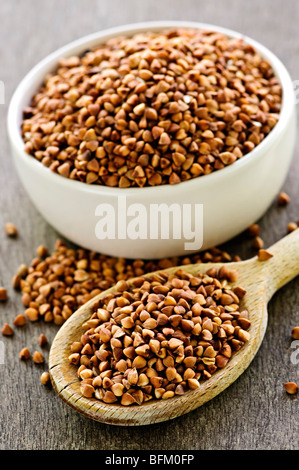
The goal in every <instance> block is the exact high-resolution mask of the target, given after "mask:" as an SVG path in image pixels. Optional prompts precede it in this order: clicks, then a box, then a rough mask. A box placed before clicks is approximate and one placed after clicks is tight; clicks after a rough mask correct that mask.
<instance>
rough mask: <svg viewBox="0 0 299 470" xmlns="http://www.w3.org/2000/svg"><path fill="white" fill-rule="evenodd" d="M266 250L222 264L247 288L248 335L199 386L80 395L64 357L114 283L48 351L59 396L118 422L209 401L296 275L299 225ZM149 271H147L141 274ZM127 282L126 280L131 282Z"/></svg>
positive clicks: (248, 352) (153, 418) (244, 358)
mask: <svg viewBox="0 0 299 470" xmlns="http://www.w3.org/2000/svg"><path fill="white" fill-rule="evenodd" d="M267 251H269V252H270V253H271V254H273V257H272V258H270V259H269V260H267V261H259V260H258V259H257V257H254V258H251V259H249V260H247V261H241V262H236V263H226V266H227V267H229V268H232V269H236V270H238V272H239V278H238V280H237V282H236V283H235V284H236V285H239V286H242V287H244V288H245V289H246V291H247V293H246V295H245V297H244V301H242V304H241V305H242V308H246V309H247V310H248V312H249V315H250V320H251V322H252V323H251V326H250V329H249V331H250V334H251V337H250V340H249V341H248V342H247V343H245V345H244V346H243V347H242V348H241V349H240V350H239V351H238V352H235V353H233V355H232V358H231V359H230V360H229V362H228V364H227V365H226V366H225V367H224V368H223V369H219V370H218V371H216V372H215V373H214V374H213V375H212V377H211V378H210V379H208V380H206V381H204V382H202V384H201V385H200V387H199V388H198V389H196V390H192V391H187V392H186V393H185V394H184V395H182V396H175V397H173V398H170V399H168V400H152V401H149V402H146V403H144V404H142V405H131V406H129V407H126V406H122V405H118V404H105V403H103V402H101V401H99V400H97V399H96V398H85V397H83V396H82V395H81V393H80V381H79V379H78V376H77V367H76V366H74V365H71V364H70V363H69V360H68V357H69V355H70V347H71V344H72V343H73V342H74V341H78V340H80V337H81V334H82V331H83V330H82V324H83V323H84V322H85V321H87V320H88V319H89V318H90V316H91V314H92V305H93V304H94V302H95V301H96V300H98V299H100V298H101V297H103V296H105V295H106V294H107V293H113V292H114V291H115V287H112V288H111V289H109V290H107V291H105V292H103V293H101V294H100V295H98V296H96V297H94V298H93V299H92V300H90V301H89V302H87V303H86V304H85V305H83V306H82V307H81V308H79V309H78V310H77V312H75V313H74V314H73V315H72V316H71V317H70V318H69V319H68V320H67V321H66V322H65V323H64V324H63V325H62V327H61V328H60V330H59V331H58V333H57V335H56V337H55V339H54V341H53V343H52V347H51V350H50V356H49V372H50V376H51V380H52V384H53V386H54V389H55V390H56V392H57V393H58V395H59V396H60V397H61V398H62V399H63V400H64V401H65V402H66V403H67V404H68V405H70V406H71V407H72V408H74V409H75V410H77V411H79V412H80V413H82V414H83V415H85V416H88V417H89V418H92V419H94V420H97V421H101V422H104V423H109V424H115V425H122V426H137V425H145V424H152V423H157V422H161V421H166V420H169V419H172V418H176V417H177V416H180V415H182V414H184V413H187V412H189V411H191V410H194V409H195V408H197V407H199V406H200V405H202V404H204V403H206V402H207V401H208V400H211V399H212V398H213V397H215V396H216V395H217V394H218V393H220V392H222V391H223V390H224V389H225V388H227V387H228V386H229V385H230V384H232V383H233V382H234V381H235V380H236V379H237V378H238V377H239V376H240V375H241V374H242V372H243V371H244V370H245V369H246V368H247V367H248V366H249V364H250V362H251V361H252V359H253V358H254V356H255V354H256V353H257V351H258V349H259V347H260V345H261V342H262V340H263V337H264V333H265V330H266V326H267V317H268V314H267V304H268V302H269V300H270V299H271V297H272V296H273V294H274V293H275V292H276V291H277V290H278V289H280V288H281V287H282V286H283V285H285V284H286V283H287V282H289V281H290V280H292V279H293V278H294V277H295V276H297V275H298V274H299V230H295V231H294V232H292V233H291V234H289V235H287V236H286V237H284V238H283V239H282V240H280V241H279V242H278V243H276V244H275V245H273V246H272V247H271V248H269V249H268V250H267ZM212 266H216V267H220V266H222V264H220V263H217V264H215V263H205V264H195V265H194V264H193V265H188V266H182V268H183V269H184V270H185V271H187V272H189V273H191V274H193V275H196V274H198V273H204V272H206V271H207V270H208V269H209V268H211V267H212ZM177 269H178V267H175V268H170V269H167V270H163V271H169V272H174V271H176V270H177ZM148 276H150V274H147V275H145V277H148ZM128 284H129V285H130V283H129V282H128ZM233 285H234V284H233Z"/></svg>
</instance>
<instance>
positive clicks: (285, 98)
mask: <svg viewBox="0 0 299 470" xmlns="http://www.w3.org/2000/svg"><path fill="white" fill-rule="evenodd" d="M170 28H190V29H191V28H194V29H203V30H210V31H215V32H220V33H223V34H226V35H227V36H229V37H234V38H242V39H243V40H244V41H245V42H247V43H248V44H251V45H252V46H253V47H254V48H255V49H256V50H257V51H258V52H259V53H260V54H261V55H262V56H263V57H264V58H265V59H267V60H268V61H269V63H270V64H271V66H272V68H273V70H274V72H275V75H276V77H277V78H278V79H279V81H280V84H281V86H282V106H281V110H280V115H279V120H278V122H277V124H276V125H275V127H274V128H273V129H272V130H271V131H270V133H269V134H268V135H267V136H266V137H265V138H264V139H263V140H262V142H261V143H259V144H258V145H257V146H256V147H255V148H254V149H253V150H252V151H250V152H248V153H247V154H246V155H244V156H243V157H242V158H240V159H239V160H237V161H235V162H234V163H233V164H231V165H228V166H227V167H224V168H222V169H221V170H218V171H213V172H212V173H210V174H208V175H201V176H199V177H196V178H192V179H190V180H187V181H182V182H180V183H178V184H174V185H171V184H163V185H158V186H145V187H141V188H140V187H132V188H119V187H109V186H106V185H100V184H97V185H93V184H91V185H89V184H87V183H85V182H81V181H78V180H72V179H70V178H65V177H63V176H61V175H59V174H58V173H55V172H52V171H51V170H49V168H47V167H45V166H44V165H42V164H41V162H40V161H38V160H37V159H36V158H34V157H32V156H31V155H29V154H27V153H26V152H25V150H24V140H23V138H22V136H21V132H20V122H21V120H22V118H21V113H22V110H23V106H22V105H21V103H22V100H23V97H24V94H25V95H26V93H28V90H29V89H30V90H31V88H32V84H33V83H34V84H36V90H37V89H38V87H39V86H40V84H41V82H42V80H43V78H40V74H41V73H42V74H43V77H45V76H46V74H47V73H48V72H49V71H50V70H53V69H54V70H55V66H57V63H58V59H59V58H60V57H63V56H68V55H72V54H79V53H80V52H81V53H82V52H83V51H84V49H85V48H86V46H87V47H95V46H96V45H97V44H101V42H105V41H107V40H108V39H110V38H112V37H117V36H120V35H122V34H126V35H132V34H136V33H141V32H145V31H153V32H157V31H162V30H163V29H170ZM31 96H33V95H32V94H31ZM294 103H295V92H294V87H293V83H292V80H291V77H290V75H289V72H288V71H287V69H286V67H285V66H284V64H283V63H282V61H281V60H280V59H279V58H278V57H277V56H276V55H275V54H274V53H273V52H271V51H270V50H269V49H268V48H267V47H265V46H263V45H262V44H261V43H259V42H258V41H256V40H254V39H252V38H250V37H248V36H246V35H244V34H242V33H240V32H237V31H234V30H231V29H229V28H225V27H222V26H216V25H212V24H208V23H201V22H193V21H148V22H136V23H131V24H126V25H121V26H115V27H112V28H107V29H103V30H100V31H97V32H94V33H91V34H88V35H85V36H82V37H80V38H78V39H75V40H74V41H71V42H69V43H67V44H65V45H64V46H62V47H60V48H58V49H56V50H55V51H53V52H52V53H50V54H48V55H47V56H46V57H45V58H44V59H42V60H41V61H39V62H38V63H37V64H36V65H35V66H34V67H33V68H31V70H29V72H28V73H27V74H26V75H25V76H24V77H23V79H22V80H21V82H20V83H19V84H18V86H17V88H16V89H15V91H14V93H13V96H12V98H11V100H10V103H9V108H8V113H7V131H8V137H9V140H10V144H11V146H12V148H13V149H14V150H15V154H16V155H17V156H18V157H19V158H21V159H22V160H23V162H24V163H25V164H26V165H27V166H30V167H31V168H32V169H33V170H35V171H36V172H38V173H39V174H40V175H42V176H44V177H47V178H48V179H49V178H50V179H51V180H52V182H53V184H54V183H56V184H59V185H64V186H65V187H66V188H68V189H71V188H73V189H77V190H81V191H83V192H87V193H93V194H106V195H110V196H117V195H119V196H120V195H122V196H124V195H134V194H135V193H136V191H139V194H140V191H143V193H146V192H147V193H148V195H150V194H151V193H153V192H155V194H156V192H157V191H159V192H163V191H166V190H167V192H169V191H173V192H176V191H177V188H178V186H181V185H183V187H184V188H185V189H186V190H187V188H188V189H189V190H191V191H192V190H193V189H198V185H202V187H205V186H206V185H207V184H217V183H218V180H219V178H220V179H221V178H225V175H226V176H230V175H231V174H232V173H234V172H236V173H237V172H238V171H243V170H244V171H246V167H247V166H248V165H249V164H254V162H255V160H256V159H258V158H259V157H260V156H261V155H262V154H263V152H264V150H265V149H267V147H272V146H274V145H275V143H276V141H277V140H278V138H279V136H280V133H281V131H283V129H284V127H285V126H286V125H287V124H288V121H289V118H290V116H291V114H292V112H293V106H294Z"/></svg>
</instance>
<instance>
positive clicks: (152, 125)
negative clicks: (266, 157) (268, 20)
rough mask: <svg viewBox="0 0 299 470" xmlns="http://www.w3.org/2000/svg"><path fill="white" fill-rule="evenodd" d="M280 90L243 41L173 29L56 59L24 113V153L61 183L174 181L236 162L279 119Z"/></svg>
mask: <svg viewBox="0 0 299 470" xmlns="http://www.w3.org/2000/svg"><path fill="white" fill-rule="evenodd" d="M281 100H282V89H281V85H280V83H279V81H278V79H277V78H276V77H275V74H274V71H273V70H272V67H271V65H270V63H269V62H268V61H267V60H265V59H264V58H263V57H261V55H260V54H259V53H258V52H257V51H256V50H255V49H254V47H253V46H252V45H250V44H247V43H246V42H245V41H244V40H243V39H242V38H229V37H227V36H226V35H224V34H222V33H218V32H213V31H203V30H195V29H174V30H171V31H164V32H158V33H151V32H149V33H142V34H135V35H134V36H132V37H116V38H113V39H111V40H109V41H108V42H107V43H105V44H103V45H99V46H98V47H96V48H94V49H93V50H88V51H86V52H84V53H83V54H82V55H81V56H72V57H67V58H61V60H60V62H59V65H58V67H57V69H56V70H55V71H54V72H53V73H51V74H50V75H48V76H47V77H46V78H45V81H44V84H43V85H42V86H41V88H40V89H39V90H38V91H37V93H36V94H35V95H34V96H33V98H32V102H31V104H30V106H28V107H27V108H26V109H24V114H23V121H22V126H21V127H22V136H23V139H24V143H25V151H26V152H27V153H28V154H30V155H31V156H33V157H34V158H36V159H37V160H39V161H40V162H41V163H42V164H43V165H45V166H46V167H48V168H50V170H52V171H53V172H56V173H58V174H60V175H62V176H64V177H67V178H70V179H73V180H79V181H81V182H85V183H88V184H94V185H107V186H111V187H121V188H127V187H144V186H157V185H163V184H176V183H180V182H181V181H187V180H190V179H191V178H196V177H199V176H202V175H207V174H209V173H212V172H213V171H217V170H220V169H222V168H224V167H226V166H228V165H231V164H233V163H234V162H235V161H236V160H238V159H240V158H242V157H243V156H244V155H246V154H247V153H249V152H250V151H251V150H253V149H254V148H255V147H256V146H257V145H258V144H259V143H260V142H261V141H262V140H263V139H264V138H265V136H267V135H268V134H269V133H270V132H271V130H272V129H273V127H274V126H275V125H276V123H277V121H278V119H279V113H280V108H281Z"/></svg>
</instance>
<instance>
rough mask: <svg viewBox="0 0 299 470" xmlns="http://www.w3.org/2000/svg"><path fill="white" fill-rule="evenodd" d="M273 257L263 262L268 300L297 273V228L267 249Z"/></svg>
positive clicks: (298, 252)
mask: <svg viewBox="0 0 299 470" xmlns="http://www.w3.org/2000/svg"><path fill="white" fill-rule="evenodd" d="M267 251H269V253H271V254H272V255H273V258H271V259H269V260H268V261H266V262H265V271H266V272H265V282H266V284H267V297H268V300H270V299H271V297H272V296H273V295H274V293H275V292H276V291H277V290H279V289H280V288H281V287H283V286H284V285H285V284H287V283H288V282H290V281H291V280H292V279H294V277H296V276H298V274H299V229H296V230H294V231H293V232H291V233H290V234H289V235H287V236H285V237H284V238H282V239H281V240H279V241H278V242H277V243H275V244H274V245H272V246H271V247H270V248H269V249H267Z"/></svg>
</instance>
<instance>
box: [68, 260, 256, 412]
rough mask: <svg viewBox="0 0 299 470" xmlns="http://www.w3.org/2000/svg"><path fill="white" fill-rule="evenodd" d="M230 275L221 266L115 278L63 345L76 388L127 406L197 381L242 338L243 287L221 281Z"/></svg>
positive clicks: (232, 274)
mask: <svg viewBox="0 0 299 470" xmlns="http://www.w3.org/2000/svg"><path fill="white" fill-rule="evenodd" d="M237 277H238V273H237V272H236V271H235V270H234V271H232V270H229V269H228V268H227V267H226V266H225V265H224V266H223V267H222V268H220V270H218V269H216V268H211V269H209V270H208V271H207V272H206V273H205V274H202V275H192V274H189V273H187V272H186V271H184V270H183V269H178V270H177V271H175V273H173V274H171V275H170V274H169V273H168V272H166V271H162V272H161V271H160V272H159V274H154V275H152V276H150V277H146V278H145V277H138V278H136V279H135V280H134V281H132V285H131V286H129V284H128V283H127V282H126V281H119V282H118V284H117V286H116V292H114V294H108V295H107V296H106V297H104V298H103V299H102V300H101V301H99V302H96V305H95V306H94V308H93V312H94V313H93V314H92V316H91V318H90V320H88V321H87V322H85V323H84V324H83V330H84V333H83V334H82V336H81V340H80V341H78V342H75V343H73V344H72V347H71V351H72V354H71V355H70V357H69V360H70V362H71V363H72V364H75V365H78V367H79V368H78V375H79V377H80V379H81V393H82V395H83V396H85V397H93V396H95V397H96V398H97V399H99V400H102V401H103V402H105V403H115V402H120V403H121V404H122V405H125V406H128V405H132V404H138V405H141V404H142V403H145V402H147V401H149V400H152V399H153V398H156V399H160V398H161V399H162V400H165V399H168V398H171V397H173V396H175V395H183V394H184V393H185V392H186V391H188V390H194V389H196V388H198V387H199V386H200V382H199V380H200V379H203V380H205V379H208V378H210V377H211V376H212V374H213V373H214V372H215V371H216V370H218V369H222V368H223V367H225V366H226V364H227V362H228V361H229V359H230V358H231V356H232V353H233V351H237V350H239V349H240V348H241V347H242V346H243V345H244V343H245V342H247V341H249V338H250V334H249V333H248V331H247V329H248V328H249V327H250V320H249V315H248V312H247V311H246V310H243V311H240V305H239V303H240V299H241V298H243V297H244V295H245V294H246V291H245V290H244V289H243V288H241V287H235V288H234V289H233V290H232V289H231V288H230V287H229V284H228V281H235V280H236V279H237Z"/></svg>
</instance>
